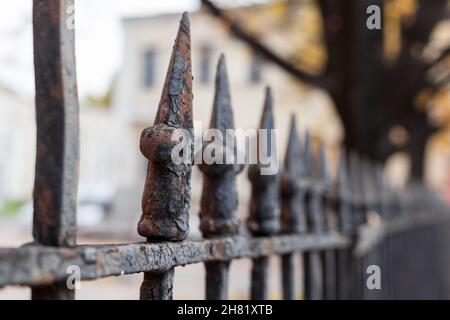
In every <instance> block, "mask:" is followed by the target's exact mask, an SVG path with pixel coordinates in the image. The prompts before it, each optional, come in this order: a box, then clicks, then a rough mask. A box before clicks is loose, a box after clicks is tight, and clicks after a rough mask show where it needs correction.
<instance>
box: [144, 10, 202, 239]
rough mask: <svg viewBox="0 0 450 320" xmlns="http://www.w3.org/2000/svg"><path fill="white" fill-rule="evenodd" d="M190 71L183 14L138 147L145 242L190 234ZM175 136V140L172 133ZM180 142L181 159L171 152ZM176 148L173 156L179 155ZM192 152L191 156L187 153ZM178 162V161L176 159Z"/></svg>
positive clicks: (186, 27)
mask: <svg viewBox="0 0 450 320" xmlns="http://www.w3.org/2000/svg"><path fill="white" fill-rule="evenodd" d="M192 98H193V97H192V72H191V42H190V31H189V19H188V15H187V13H184V14H183V17H182V19H181V22H180V27H179V30H178V34H177V37H176V40H175V45H174V47H173V52H172V57H171V59H170V63H169V68H168V71H167V76H166V81H165V84H164V89H163V92H162V95H161V101H160V103H159V107H158V112H157V114H156V118H155V123H154V125H153V127H150V128H147V129H145V130H144V131H143V132H142V136H141V141H140V148H141V152H142V154H143V155H144V156H145V157H146V158H147V159H148V160H149V165H148V170H147V180H146V183H145V187H144V194H143V196H142V216H141V219H140V221H139V224H138V232H139V234H140V235H141V236H143V237H146V238H147V239H149V240H154V239H159V240H169V241H174V240H183V239H185V238H186V236H187V233H188V229H189V227H188V220H189V213H188V212H189V206H190V178H191V167H192V160H191V156H192V153H193V152H192V141H193V138H192V127H193V124H192ZM175 136H176V137H178V140H175V141H174V139H173V138H174V137H175ZM180 143H182V145H183V149H181V150H183V152H182V154H183V156H184V157H185V158H183V159H174V158H173V155H172V150H173V148H174V147H175V146H181V145H180ZM181 150H179V151H180V152H176V153H175V155H180V154H181ZM189 155H190V156H189ZM179 160H181V161H179Z"/></svg>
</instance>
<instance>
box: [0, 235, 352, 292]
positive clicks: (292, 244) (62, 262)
mask: <svg viewBox="0 0 450 320" xmlns="http://www.w3.org/2000/svg"><path fill="white" fill-rule="evenodd" d="M349 244H350V242H349V240H348V239H347V238H344V237H342V236H340V235H338V234H334V235H333V234H331V235H327V236H324V237H322V238H318V237H315V236H309V235H304V236H295V235H286V236H277V237H270V238H258V239H254V238H248V237H242V236H237V237H229V238H221V239H214V240H202V241H181V242H162V243H129V244H119V245H82V246H77V247H72V248H57V247H47V246H35V245H26V246H23V247H21V248H17V249H0V287H2V286H6V285H28V286H33V285H43V284H50V283H53V282H54V281H59V280H64V281H65V280H66V279H67V273H66V270H67V267H68V266H70V265H78V266H79V267H80V269H81V277H82V280H92V279H97V278H101V277H107V276H117V275H123V274H131V273H137V272H147V271H148V272H150V271H151V272H164V271H167V270H170V269H171V268H173V267H178V266H184V265H187V264H191V263H198V262H204V261H229V260H232V259H238V258H257V257H261V256H267V255H271V254H284V253H288V252H297V251H298V252H300V251H304V250H324V249H339V248H345V247H347V246H349ZM18 265H20V266H21V268H19V269H18V268H17V266H18Z"/></svg>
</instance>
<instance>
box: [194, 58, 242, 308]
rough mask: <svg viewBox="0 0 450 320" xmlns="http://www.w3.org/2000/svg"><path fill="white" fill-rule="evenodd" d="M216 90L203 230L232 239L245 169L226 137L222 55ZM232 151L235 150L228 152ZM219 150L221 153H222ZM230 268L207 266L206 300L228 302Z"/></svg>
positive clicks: (230, 122)
mask: <svg viewBox="0 0 450 320" xmlns="http://www.w3.org/2000/svg"><path fill="white" fill-rule="evenodd" d="M215 90H216V92H215V97H214V105H213V111H212V116H211V124H210V128H211V129H216V130H218V132H216V133H217V135H214V139H215V140H214V141H211V142H210V144H208V145H207V146H205V148H204V149H203V150H202V151H205V152H207V151H208V150H210V153H209V155H210V156H211V159H209V160H211V161H212V160H214V159H216V160H215V162H214V163H211V164H208V163H207V162H206V161H205V159H204V160H203V162H202V164H201V165H200V166H199V168H200V170H201V171H202V172H203V174H204V178H203V191H202V198H201V209H200V221H201V223H200V230H201V231H202V233H203V236H204V237H205V238H214V237H218V236H231V235H234V234H236V233H237V232H238V231H239V220H238V219H236V218H235V217H234V212H235V210H236V208H237V204H238V196H237V191H236V175H237V174H238V173H239V172H241V171H242V169H243V168H244V165H240V164H238V163H237V153H236V150H237V149H236V137H235V136H234V134H233V133H231V135H230V133H229V132H228V133H227V130H229V129H235V127H234V119H233V110H232V108H231V101H230V89H229V85H228V75H227V70H226V65H225V57H224V56H223V55H221V56H220V59H219V63H218V65H217V74H216V88H215ZM219 135H220V136H221V137H219ZM211 138H213V137H211ZM212 147H214V148H212ZM230 147H231V148H232V149H229V148H230ZM207 148H210V149H207ZM219 149H221V150H222V152H219ZM213 152H214V155H213V154H212V153H213ZM230 160H232V161H230ZM229 265H230V262H229V261H225V262H221V261H212V262H206V263H205V268H206V299H208V300H211V299H212V300H219V299H220V300H224V299H227V296H228V268H229Z"/></svg>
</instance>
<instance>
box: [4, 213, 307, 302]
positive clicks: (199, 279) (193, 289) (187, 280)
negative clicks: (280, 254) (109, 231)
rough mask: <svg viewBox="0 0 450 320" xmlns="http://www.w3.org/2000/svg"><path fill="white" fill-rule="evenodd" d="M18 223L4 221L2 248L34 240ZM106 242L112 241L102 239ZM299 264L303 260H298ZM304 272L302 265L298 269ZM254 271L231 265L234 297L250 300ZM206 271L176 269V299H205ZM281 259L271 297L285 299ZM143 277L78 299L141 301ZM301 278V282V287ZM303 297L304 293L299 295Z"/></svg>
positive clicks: (89, 289)
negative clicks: (251, 275)
mask: <svg viewBox="0 0 450 320" xmlns="http://www.w3.org/2000/svg"><path fill="white" fill-rule="evenodd" d="M17 225H18V223H17V221H14V220H10V219H7V220H4V219H2V220H0V247H16V246H19V245H21V244H23V243H26V242H28V241H31V232H30V230H29V228H23V227H20V228H19V227H17ZM79 242H80V243H86V242H91V243H92V242H93V239H89V240H87V239H79ZM102 242H108V241H106V240H102ZM115 242H117V241H115ZM297 260H298V261H299V260H300V259H297ZM297 267H298V270H300V265H298V266H297ZM250 268H251V263H250V261H249V260H248V259H243V260H237V261H234V262H233V263H232V264H231V271H230V284H229V288H230V289H229V291H230V297H231V298H235V299H247V298H248V292H249V288H250V281H249V279H250ZM204 275H205V272H204V268H203V265H202V264H195V265H189V266H186V267H179V268H176V270H175V284H174V298H175V299H203V298H204V286H205V282H204ZM280 280H281V279H280V268H279V259H278V258H277V257H273V258H271V272H270V277H269V285H270V297H271V298H272V299H278V298H280V297H281V284H280V283H281V281H280ZM141 281H142V275H141V274H136V275H127V276H121V277H109V278H104V279H100V280H96V281H85V282H82V284H81V289H80V290H78V292H77V299H119V300H120V299H138V297H139V286H140V283H141ZM299 283H300V279H297V284H298V286H297V287H300V286H299ZM29 296H30V289H28V288H20V287H7V288H3V289H0V300H4V299H28V298H29ZM299 296H300V294H299Z"/></svg>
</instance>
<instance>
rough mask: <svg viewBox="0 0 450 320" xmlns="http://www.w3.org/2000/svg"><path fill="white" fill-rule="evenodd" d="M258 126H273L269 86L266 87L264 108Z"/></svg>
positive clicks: (264, 127) (266, 127)
mask: <svg viewBox="0 0 450 320" xmlns="http://www.w3.org/2000/svg"><path fill="white" fill-rule="evenodd" d="M259 128H260V129H269V130H270V129H273V128H274V117H273V98H272V89H271V88H270V87H266V92H265V99H264V108H263V113H262V116H261V123H260V126H259Z"/></svg>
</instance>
